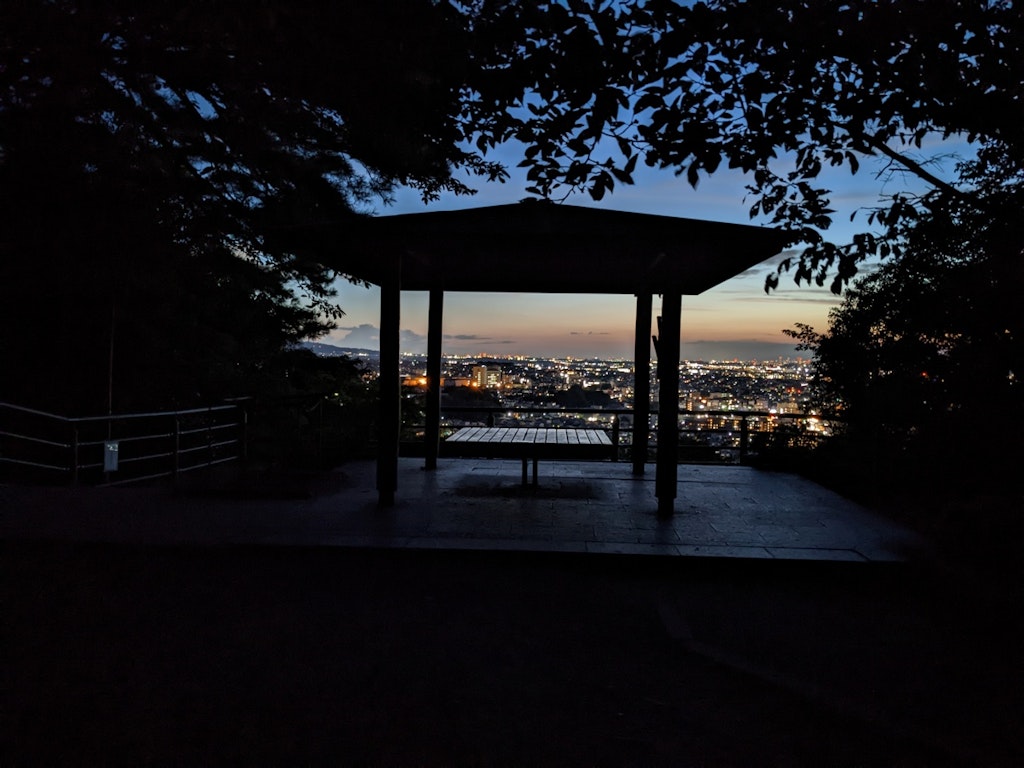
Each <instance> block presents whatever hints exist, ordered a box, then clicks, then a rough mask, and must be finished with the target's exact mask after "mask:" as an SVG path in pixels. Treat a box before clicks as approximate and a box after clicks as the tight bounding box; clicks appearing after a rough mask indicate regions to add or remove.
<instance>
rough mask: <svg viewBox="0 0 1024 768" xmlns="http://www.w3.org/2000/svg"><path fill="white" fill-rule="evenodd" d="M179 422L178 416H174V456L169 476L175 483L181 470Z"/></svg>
mask: <svg viewBox="0 0 1024 768" xmlns="http://www.w3.org/2000/svg"><path fill="white" fill-rule="evenodd" d="M180 451H181V421H180V419H179V418H178V414H174V456H173V458H172V460H171V461H172V462H173V463H172V465H171V476H172V477H173V478H174V480H175V482H177V480H178V471H179V470H180V469H181V454H180Z"/></svg>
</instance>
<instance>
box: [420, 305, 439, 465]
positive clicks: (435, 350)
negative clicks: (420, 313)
mask: <svg viewBox="0 0 1024 768" xmlns="http://www.w3.org/2000/svg"><path fill="white" fill-rule="evenodd" d="M443 315H444V291H443V290H441V289H440V288H432V289H431V291H430V309H429V310H428V314H427V408H426V411H427V413H426V416H427V423H426V428H425V429H424V430H423V441H424V443H425V445H424V447H425V449H426V454H425V455H426V463H425V464H424V467H423V468H424V469H437V451H438V444H439V443H440V440H441V321H442V318H443Z"/></svg>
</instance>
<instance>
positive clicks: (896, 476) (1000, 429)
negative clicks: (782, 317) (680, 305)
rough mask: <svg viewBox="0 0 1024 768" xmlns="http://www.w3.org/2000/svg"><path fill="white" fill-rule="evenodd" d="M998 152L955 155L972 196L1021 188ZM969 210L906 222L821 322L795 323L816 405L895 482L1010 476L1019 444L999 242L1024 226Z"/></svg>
mask: <svg viewBox="0 0 1024 768" xmlns="http://www.w3.org/2000/svg"><path fill="white" fill-rule="evenodd" d="M999 161H1000V156H999V155H995V156H987V153H986V152H983V153H982V155H981V156H980V157H979V159H977V160H975V161H971V162H969V163H966V164H964V166H963V167H962V168H961V175H962V176H963V177H964V178H976V179H978V180H979V183H978V184H977V186H976V188H975V190H974V194H975V196H976V197H977V198H979V199H985V198H988V197H996V198H1006V199H1013V197H1014V196H1015V195H1016V194H1019V191H1018V190H1015V189H1014V186H1015V185H1016V186H1018V187H1019V185H1020V184H1021V181H1022V179H1021V178H1020V177H1019V176H1015V174H1014V173H1012V166H1011V165H1001V168H1002V172H1000V171H998V170H994V169H993V168H991V167H990V166H992V164H996V165H999ZM1008 171H1010V172H1009V173H1007V172H1008ZM988 205H989V207H990V208H993V209H994V208H996V207H998V205H999V202H998V201H992V202H989V203H988ZM967 210H968V213H969V215H968V216H963V215H961V211H960V210H957V209H947V210H945V211H942V213H941V215H938V214H936V215H932V216H929V217H925V218H922V219H920V220H918V221H916V222H914V223H913V224H911V225H908V226H907V231H906V232H904V233H903V236H904V239H905V241H906V243H907V250H906V252H905V253H904V254H903V255H902V256H901V258H899V259H898V260H895V261H889V262H885V263H884V264H883V265H882V266H881V267H880V268H879V269H878V270H877V271H875V272H874V273H872V274H870V275H867V276H865V277H863V278H861V279H858V280H857V281H855V283H854V285H853V287H852V288H851V289H850V290H849V291H848V292H847V294H846V296H845V298H844V301H843V303H842V305H840V306H839V307H838V308H837V309H835V310H833V311H832V312H831V314H830V318H829V327H828V329H827V331H826V332H824V333H817V332H816V331H814V329H813V328H810V327H808V326H806V325H805V326H799V327H798V329H797V330H795V331H790V332H789V333H790V335H791V336H793V337H794V338H796V339H798V340H799V341H800V342H801V344H802V346H803V347H804V348H805V349H809V350H812V351H813V352H814V355H815V363H816V368H817V374H818V381H817V386H816V389H817V393H818V397H819V403H818V404H819V405H820V406H821V407H822V408H823V410H825V411H826V412H828V413H832V414H835V415H839V416H841V417H842V419H843V420H844V421H845V422H846V424H847V426H848V430H849V433H848V435H847V437H848V438H849V439H851V440H852V441H853V442H854V443H855V444H856V445H858V446H859V448H858V450H859V452H860V453H861V454H862V455H863V456H865V457H871V456H873V457H875V458H874V461H876V463H878V465H879V466H881V467H884V468H885V470H886V472H885V474H886V475H887V478H886V479H888V480H889V481H890V482H894V483H900V484H911V485H916V486H920V485H921V484H925V485H928V486H932V487H935V488H942V489H944V490H946V491H949V490H954V489H956V490H961V491H962V490H963V489H965V488H967V489H970V488H975V487H979V486H984V487H987V488H989V489H992V488H1003V489H1006V488H1010V487H1012V486H1014V485H1015V481H1014V476H1015V467H1017V466H1019V464H1020V460H1021V458H1022V449H1021V446H1020V444H1019V441H1015V440H1013V439H1012V438H1011V437H1010V434H1009V432H1008V430H1009V429H1012V427H1011V425H1013V424H1015V423H1016V422H1017V421H1019V419H1020V418H1021V417H1022V416H1024V394H1022V387H1021V381H1020V371H1021V370H1024V368H1022V366H1024V347H1022V343H1021V338H1022V337H1021V325H1020V324H1021V320H1020V312H1019V309H1018V303H1019V291H1018V285H1019V283H1017V282H1016V281H1015V280H1014V279H1013V277H1014V276H1013V274H1012V270H1010V274H1009V275H1008V265H1010V266H1012V265H1013V262H1012V261H1011V260H1010V259H1009V258H1008V256H1007V251H1008V250H1009V251H1011V252H1012V249H1014V248H1017V247H1019V243H1020V242H1021V239H1020V238H1021V225H1020V223H1019V221H1017V220H1016V219H1015V218H1014V217H1012V216H1010V215H1009V211H1007V212H1006V215H998V216H992V217H991V219H990V220H988V221H985V222H979V219H978V218H977V217H976V215H975V212H974V211H975V209H974V208H973V206H971V207H968V208H967ZM879 458H880V459H881V460H880V461H879Z"/></svg>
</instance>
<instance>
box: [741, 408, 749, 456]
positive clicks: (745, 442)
mask: <svg viewBox="0 0 1024 768" xmlns="http://www.w3.org/2000/svg"><path fill="white" fill-rule="evenodd" d="M749 450H750V424H749V423H747V415H746V414H743V417H742V418H741V419H740V464H745V463H746V461H747V452H748V451H749Z"/></svg>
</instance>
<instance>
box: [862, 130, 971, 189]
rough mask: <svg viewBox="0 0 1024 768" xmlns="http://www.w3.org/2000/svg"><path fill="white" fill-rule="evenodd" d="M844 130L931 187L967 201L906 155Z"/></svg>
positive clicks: (871, 137) (874, 138)
mask: <svg viewBox="0 0 1024 768" xmlns="http://www.w3.org/2000/svg"><path fill="white" fill-rule="evenodd" d="M846 130H847V131H848V132H849V133H850V135H851V136H856V137H857V138H859V139H861V140H863V141H864V142H865V143H866V144H867V145H868V146H870V147H872V148H874V149H876V150H878V151H879V152H881V153H882V154H883V155H885V156H886V157H888V158H889V159H891V160H893V161H894V162H897V163H899V164H900V165H902V166H903V167H904V168H906V169H907V170H908V171H910V172H911V173H913V174H914V175H915V176H918V177H919V178H921V179H924V180H925V181H927V182H928V183H929V184H931V185H932V186H934V187H937V188H939V189H941V190H943V191H945V192H948V193H949V194H951V195H953V196H955V197H959V198H961V199H963V200H967V199H969V196H968V195H967V194H965V193H964V192H962V191H961V190H959V189H957V188H956V187H954V186H953V185H952V184H950V183H949V182H948V181H943V180H942V179H940V178H939V177H938V176H936V175H935V174H933V173H931V172H930V171H928V170H927V169H926V168H925V167H924V166H923V165H921V163H919V162H917V161H916V160H912V159H911V158H909V157H907V156H906V155H901V154H900V153H899V152H897V151H896V150H895V149H893V148H892V147H890V146H889V145H888V144H886V143H885V142H884V141H882V140H881V139H879V138H878V137H877V136H873V135H871V134H869V133H866V132H865V131H858V130H854V129H852V128H849V127H847V129H846Z"/></svg>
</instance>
